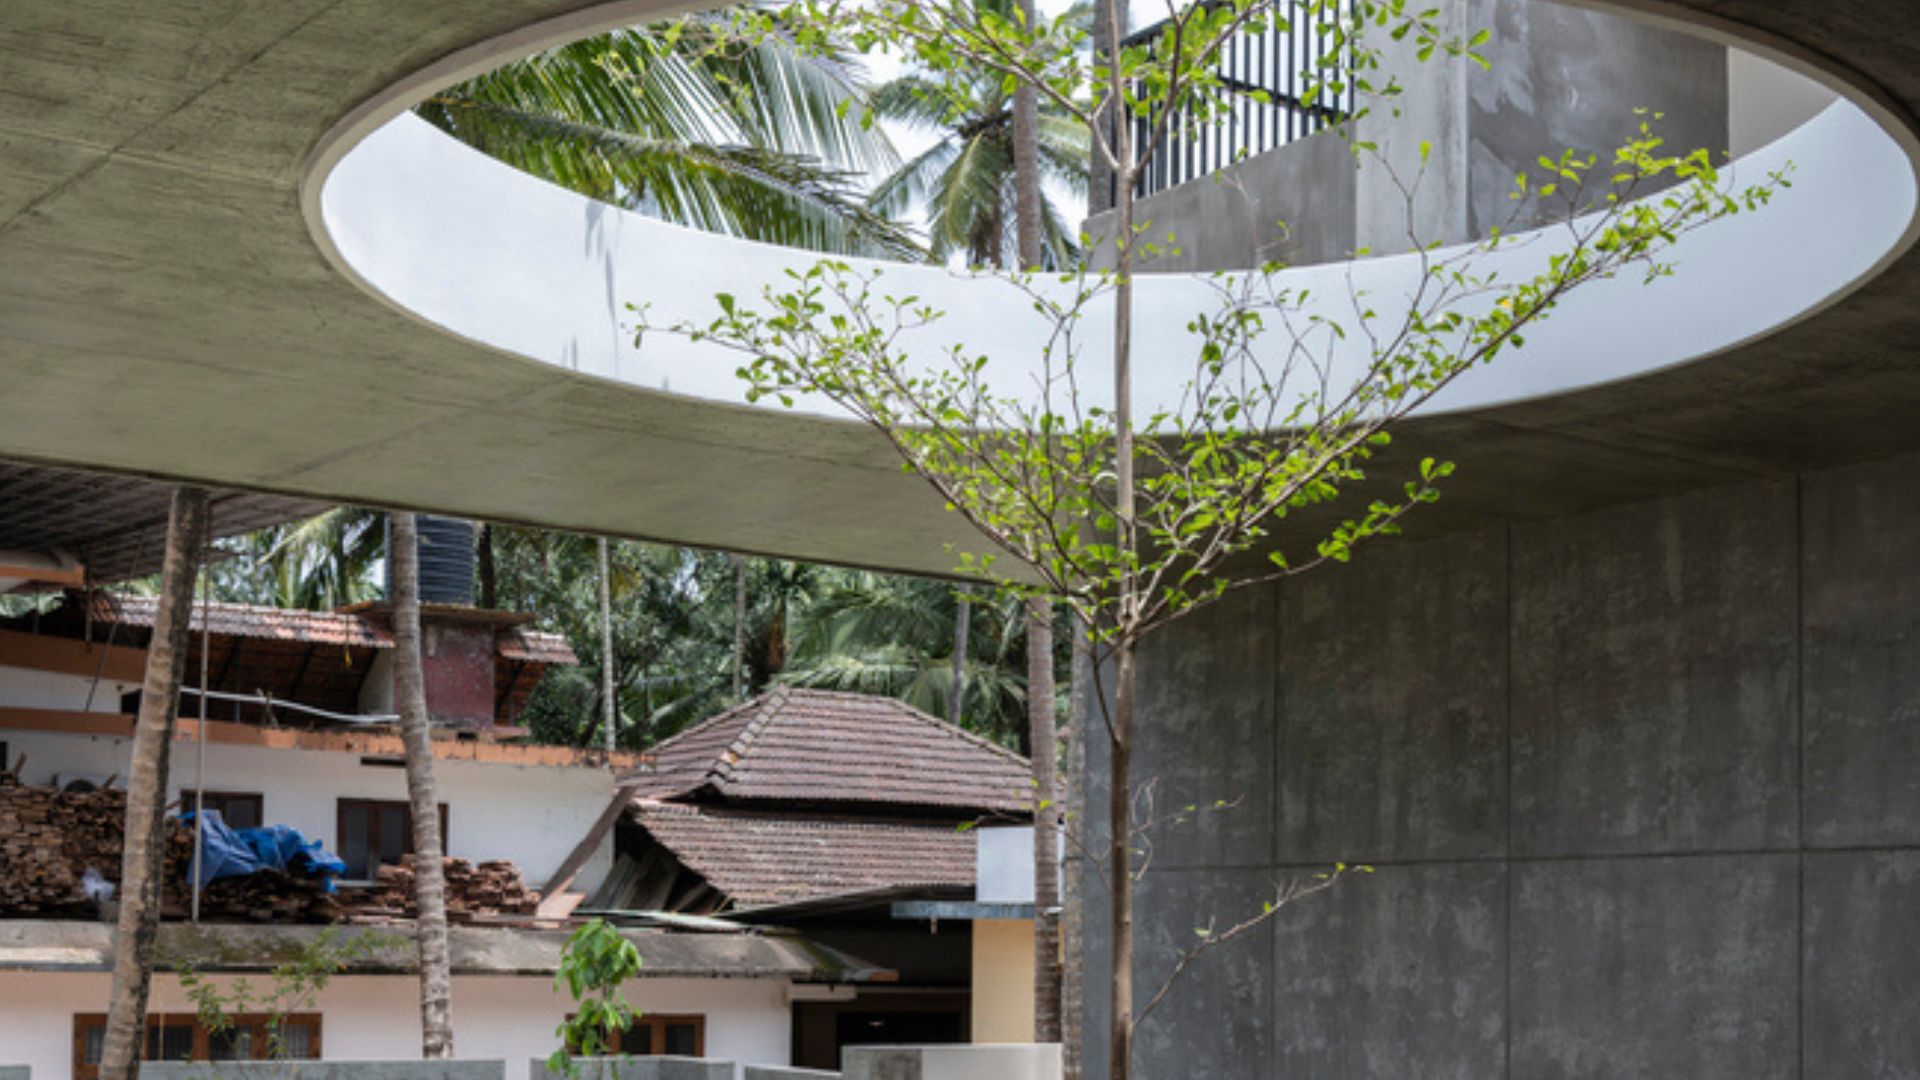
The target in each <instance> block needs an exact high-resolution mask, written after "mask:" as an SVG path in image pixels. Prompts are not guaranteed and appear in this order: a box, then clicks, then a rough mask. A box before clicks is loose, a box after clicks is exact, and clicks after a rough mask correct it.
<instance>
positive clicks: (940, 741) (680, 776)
mask: <svg viewBox="0 0 1920 1080" xmlns="http://www.w3.org/2000/svg"><path fill="white" fill-rule="evenodd" d="M653 753H654V760H655V762H656V766H655V771H654V772H653V773H652V774H651V775H647V776H644V777H641V778H640V779H639V783H638V785H637V786H636V788H635V795H636V797H637V798H643V799H674V798H685V797H688V796H693V795H696V794H711V795H714V796H717V797H719V798H720V799H723V800H726V801H729V802H738V803H743V804H745V803H761V802H785V803H793V802H812V803H822V802H826V803H870V804H880V805H891V806H911V807H924V808H941V809H950V810H960V811H968V812H1011V813H1023V812H1026V811H1029V810H1031V809H1032V799H1033V797H1032V783H1031V779H1030V777H1031V770H1030V768H1029V766H1028V763H1027V760H1026V759H1025V758H1023V757H1021V756H1020V755H1018V754H1015V753H1013V752H1012V751H1010V750H1007V749H1004V748H1002V747H999V746H995V745H994V744H993V743H991V742H988V741H987V740H986V739H983V738H981V737H979V736H977V735H974V734H972V733H971V732H968V731H963V730H961V729H960V728H959V727H957V726H955V725H953V724H949V723H947V722H945V721H943V720H939V719H936V718H935V717H932V716H929V715H927V714H926V713H924V712H921V711H920V710H918V709H915V708H913V707H912V706H910V705H907V704H906V703H905V702H901V701H898V700H896V699H894V698H888V697H879V696H876V695H872V694H851V693H841V692H837V691H829V690H814V689H808V688H804V687H780V688H777V689H775V690H772V691H770V692H768V693H766V694H762V695H761V696H759V697H757V698H754V699H752V700H751V701H747V702H744V703H742V704H740V705H737V706H735V707H734V708H731V709H728V710H727V711H725V712H723V713H720V714H718V715H717V716H714V717H712V718H710V719H708V720H705V721H703V722H701V723H699V724H696V725H694V726H693V727H690V728H688V729H687V730H685V731H683V732H681V733H680V734H678V735H675V736H674V737H672V738H670V739H667V740H666V741H664V742H662V743H660V744H659V745H658V746H656V747H654V748H653Z"/></svg>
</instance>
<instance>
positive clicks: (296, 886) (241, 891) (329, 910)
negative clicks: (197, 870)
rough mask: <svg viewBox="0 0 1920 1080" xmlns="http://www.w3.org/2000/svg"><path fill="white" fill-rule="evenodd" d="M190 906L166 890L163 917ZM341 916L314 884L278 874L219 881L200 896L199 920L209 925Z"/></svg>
mask: <svg viewBox="0 0 1920 1080" xmlns="http://www.w3.org/2000/svg"><path fill="white" fill-rule="evenodd" d="M182 880H184V878H183V879H182ZM191 902H192V897H191V895H190V894H185V893H184V892H183V891H182V890H177V889H169V890H168V903H167V905H166V906H165V908H164V909H163V910H164V913H165V914H167V915H169V916H175V915H180V914H184V913H185V912H186V911H187V910H188V907H187V905H189V904H191ZM343 914H344V912H343V910H342V907H341V904H340V900H339V898H338V897H335V896H332V895H330V894H328V893H326V892H324V891H322V889H321V887H320V883H319V882H318V881H315V880H313V879H311V878H301V877H294V876H293V875H291V874H283V873H281V872H280V871H278V870H257V871H255V872H253V873H251V874H247V875H245V876H244V877H224V878H220V879H218V880H216V881H210V882H208V883H207V887H206V888H205V889H203V890H201V892H200V917H201V918H202V919H206V920H209V921H212V922H264V923H330V922H338V921H339V920H340V918H341V916H342V915H343Z"/></svg>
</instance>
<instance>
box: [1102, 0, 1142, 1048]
mask: <svg viewBox="0 0 1920 1080" xmlns="http://www.w3.org/2000/svg"><path fill="white" fill-rule="evenodd" d="M1126 17H1127V16H1126V0H1107V18H1108V22H1107V28H1106V29H1107V42H1106V44H1107V49H1108V55H1109V56H1112V57H1115V58H1116V62H1114V63H1111V64H1109V65H1108V67H1107V70H1108V79H1109V83H1108V86H1107V92H1108V95H1109V100H1111V101H1114V102H1119V101H1122V100H1124V95H1123V93H1122V90H1123V88H1122V86H1121V76H1120V64H1119V63H1118V62H1117V58H1118V57H1119V55H1120V40H1121V36H1122V34H1123V33H1124V31H1123V27H1124V26H1125V24H1126ZM1113 115H1114V120H1115V122H1114V125H1113V150H1114V157H1115V158H1116V159H1117V160H1118V161H1119V163H1120V168H1119V169H1118V171H1117V172H1116V174H1115V191H1114V211H1115V213H1114V227H1113V230H1114V235H1115V237H1116V238H1117V243H1118V248H1117V249H1116V251H1115V253H1114V254H1115V258H1114V268H1115V274H1114V296H1113V428H1114V440H1113V459H1114V460H1113V476H1114V521H1115V532H1116V534H1117V535H1116V536H1115V541H1116V544H1117V546H1118V547H1119V548H1120V550H1121V552H1123V553H1126V554H1131V553H1135V552H1137V551H1138V548H1139V523H1138V521H1137V520H1136V519H1135V513H1136V511H1135V507H1134V496H1135V491H1134V469H1133V466H1134V460H1133V454H1134V450H1133V443H1134V431H1133V267H1134V252H1135V246H1134V245H1135V237H1134V234H1133V182H1134V177H1135V176H1136V169H1137V163H1136V162H1135V160H1134V154H1135V150H1134V146H1133V130H1132V125H1131V124H1129V123H1128V122H1127V117H1126V116H1125V115H1124V114H1123V113H1122V112H1120V111H1119V110H1118V109H1117V108H1116V109H1115V111H1114V114H1113ZM1130 565H1131V563H1127V564H1123V568H1122V570H1121V574H1120V583H1119V597H1118V599H1119V612H1118V619H1117V623H1116V627H1115V629H1116V630H1117V632H1118V633H1117V641H1116V642H1115V648H1114V661H1115V664H1114V703H1113V716H1112V723H1111V726H1110V731H1109V734H1108V743H1109V756H1108V761H1109V764H1110V767H1109V770H1108V777H1107V782H1108V789H1109V790H1108V793H1107V811H1108V813H1107V819H1108V820H1107V825H1108V828H1109V829H1110V830H1111V835H1110V836H1109V837H1108V845H1109V846H1108V862H1107V874H1108V877H1109V878H1110V880H1111V881H1112V883H1113V888H1112V890H1111V893H1112V896H1111V900H1112V904H1111V908H1112V911H1111V921H1112V936H1113V971H1112V976H1111V986H1110V988H1109V989H1110V998H1111V1012H1110V1014H1109V1015H1110V1016H1111V1017H1112V1022H1113V1027H1112V1030H1111V1031H1110V1032H1109V1058H1108V1066H1107V1075H1108V1077H1109V1080H1127V1078H1128V1077H1129V1076H1131V1075H1132V1073H1133V885H1134V882H1133V866H1132V850H1133V719H1134V717H1133V711H1134V697H1135V695H1134V690H1135V685H1134V679H1135V674H1136V668H1135V663H1134V661H1135V649H1136V647H1137V645H1138V641H1137V640H1136V638H1135V636H1134V626H1135V625H1136V623H1135V620H1136V619H1137V617H1138V616H1139V605H1140V596H1139V588H1140V586H1139V582H1138V580H1137V579H1136V577H1135V574H1134V572H1133V571H1132V570H1130V569H1127V568H1126V567H1127V566H1130Z"/></svg>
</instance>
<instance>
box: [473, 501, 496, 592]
mask: <svg viewBox="0 0 1920 1080" xmlns="http://www.w3.org/2000/svg"><path fill="white" fill-rule="evenodd" d="M475 540H476V542H477V543H478V544H479V547H480V550H479V552H478V555H477V561H478V562H479V564H480V606H481V607H483V608H487V609H489V610H491V609H493V608H496V607H499V606H500V572H499V570H498V568H497V566H496V565H495V563H494V561H493V526H492V525H491V524H489V523H488V522H485V521H483V522H481V523H480V528H479V531H478V535H477V536H476V537H475Z"/></svg>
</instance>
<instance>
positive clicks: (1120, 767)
mask: <svg viewBox="0 0 1920 1080" xmlns="http://www.w3.org/2000/svg"><path fill="white" fill-rule="evenodd" d="M1133 649H1134V647H1133V644H1132V643H1131V642H1128V641H1122V642H1120V644H1119V647H1118V648H1117V649H1116V650H1115V668H1114V702H1113V733H1112V734H1111V735H1110V736H1109V738H1108V754H1109V760H1110V761H1111V763H1112V767H1111V769H1110V772H1109V775H1108V781H1107V830H1108V838H1107V874H1108V876H1109V878H1110V879H1111V880H1112V882H1113V888H1112V889H1111V890H1110V893H1111V896H1110V899H1111V901H1112V904H1111V906H1110V909H1109V916H1108V917H1109V920H1110V921H1111V923H1112V924H1113V972H1112V976H1111V978H1112V985H1111V987H1110V991H1111V998H1112V1009H1113V1012H1112V1016H1113V1027H1112V1030H1110V1031H1109V1032H1108V1058H1107V1063H1108V1064H1107V1076H1108V1077H1109V1078H1110V1080H1127V1077H1128V1076H1129V1075H1131V1074H1132V1072H1133V842H1132V841H1133V786H1132V783H1131V781H1130V779H1129V777H1130V776H1131V775H1132V773H1133V677H1134V651H1133Z"/></svg>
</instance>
